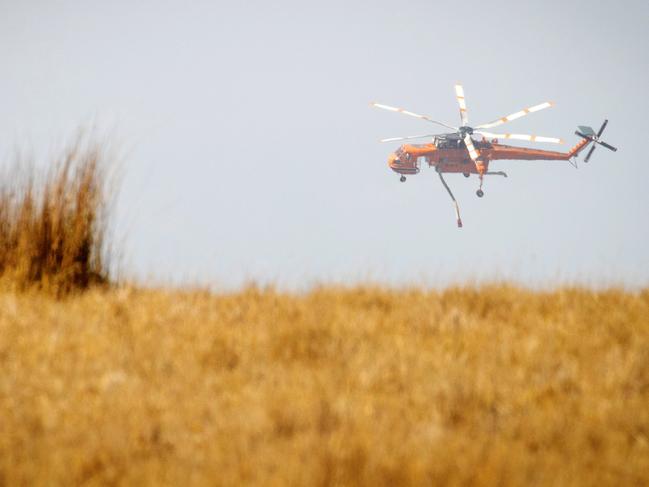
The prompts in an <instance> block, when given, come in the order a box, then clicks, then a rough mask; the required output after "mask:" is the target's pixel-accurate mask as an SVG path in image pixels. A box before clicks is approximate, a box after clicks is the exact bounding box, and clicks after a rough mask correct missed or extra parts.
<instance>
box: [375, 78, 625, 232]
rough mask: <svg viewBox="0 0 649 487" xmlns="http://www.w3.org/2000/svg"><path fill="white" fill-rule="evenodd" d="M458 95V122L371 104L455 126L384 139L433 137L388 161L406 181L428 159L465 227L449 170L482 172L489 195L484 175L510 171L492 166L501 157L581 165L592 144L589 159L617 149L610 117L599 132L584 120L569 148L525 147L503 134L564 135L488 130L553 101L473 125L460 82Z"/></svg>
mask: <svg viewBox="0 0 649 487" xmlns="http://www.w3.org/2000/svg"><path fill="white" fill-rule="evenodd" d="M455 97H456V99H457V102H458V105H459V107H460V120H461V123H462V125H460V126H459V127H455V126H453V125H449V124H447V123H444V122H440V121H438V120H433V119H432V118H431V117H429V116H427V115H420V114H418V113H415V112H411V111H409V110H405V109H403V108H397V107H393V106H389V105H383V104H381V103H371V104H370V105H371V106H373V107H376V108H380V109H383V110H388V111H391V112H397V113H402V114H404V115H408V116H410V117H414V118H418V119H420V120H424V121H426V122H429V123H432V124H434V125H438V126H441V127H445V128H447V129H450V130H452V132H448V133H442V134H425V135H409V136H406V137H391V138H387V139H382V140H381V142H396V141H403V140H411V139H422V138H431V139H432V140H431V142H429V143H426V144H410V143H406V144H403V145H401V146H400V147H399V148H398V149H397V150H396V151H395V152H394V153H392V154H390V156H389V158H388V166H389V167H390V169H392V170H393V171H394V172H396V173H398V174H399V175H400V178H399V179H400V181H401V182H402V183H403V182H405V181H406V176H407V175H415V174H418V173H419V171H420V165H421V162H422V161H424V163H427V164H428V166H429V167H432V168H434V169H435V171H436V172H437V174H438V176H439V178H440V180H441V182H442V184H443V185H444V188H446V191H447V192H448V194H449V196H450V197H451V200H452V201H453V205H454V207H455V216H456V218H457V226H458V227H459V228H461V227H462V218H461V217H460V207H459V205H458V203H457V200H456V199H455V196H453V192H452V191H451V189H450V188H449V186H448V184H447V183H446V181H445V179H444V176H443V174H445V173H461V174H463V175H464V176H465V177H467V178H468V177H469V176H471V174H477V175H478V177H479V181H480V184H479V187H478V189H477V191H476V195H477V196H478V197H479V198H482V197H483V196H484V191H483V189H482V186H483V178H484V176H491V175H494V176H503V177H507V173H505V172H504V171H489V164H490V162H491V161H495V160H503V159H506V160H545V161H570V162H571V163H572V164H573V165H576V157H577V156H578V154H579V153H580V152H581V151H583V150H584V149H586V147H587V146H588V145H589V144H591V143H592V144H593V145H592V147H591V148H590V151H588V154H587V155H586V157H585V158H584V162H588V161H589V160H590V157H591V156H592V155H593V151H594V150H595V148H596V147H597V145H601V146H602V147H605V148H607V149H609V150H612V151H617V148H616V147H613V146H612V145H610V144H607V143H606V142H604V141H603V140H601V136H602V133H603V132H604V129H605V128H606V125H607V124H608V120H604V123H602V125H601V127H600V129H599V130H598V131H597V132H595V131H594V130H593V128H592V127H589V126H584V125H580V126H578V127H577V130H576V131H575V134H576V135H577V136H579V137H581V139H582V140H580V141H579V142H578V143H577V144H576V145H575V146H574V147H572V149H570V150H569V151H568V152H557V151H548V150H541V149H532V148H524V147H515V146H510V145H504V144H501V143H500V142H499V140H501V139H504V140H508V139H509V140H522V141H527V142H545V143H551V144H562V143H563V142H564V141H563V140H562V139H559V138H555V137H543V136H539V135H527V134H513V133H493V132H488V131H487V129H492V128H493V127H498V126H500V125H503V124H506V123H509V122H512V121H513V120H516V119H519V118H521V117H524V116H526V115H528V114H530V113H535V112H538V111H541V110H545V109H546V108H550V107H552V106H554V103H552V102H548V101H546V102H543V103H540V104H538V105H534V106H531V107H528V108H523V109H522V110H519V111H517V112H514V113H511V114H509V115H507V116H505V117H500V118H497V119H495V120H492V121H491V122H487V123H482V124H479V125H475V126H471V125H469V116H468V112H467V105H466V99H465V97H464V88H463V87H462V85H461V84H459V83H458V84H456V85H455ZM474 135H479V136H481V139H480V140H475V139H473V137H472V136H474Z"/></svg>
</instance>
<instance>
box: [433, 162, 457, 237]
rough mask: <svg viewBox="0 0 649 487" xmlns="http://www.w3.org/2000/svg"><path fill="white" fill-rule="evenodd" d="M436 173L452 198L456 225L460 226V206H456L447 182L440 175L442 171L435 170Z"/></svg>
mask: <svg viewBox="0 0 649 487" xmlns="http://www.w3.org/2000/svg"><path fill="white" fill-rule="evenodd" d="M437 174H438V175H439V179H440V180H441V181H442V184H443V185H444V187H445V188H446V191H448V194H449V196H450V197H451V199H452V200H453V204H454V205H455V216H456V217H457V226H458V228H462V218H460V207H459V206H458V204H457V201H455V196H453V193H452V192H451V188H449V187H448V184H446V181H444V177H443V176H442V173H441V172H439V171H437Z"/></svg>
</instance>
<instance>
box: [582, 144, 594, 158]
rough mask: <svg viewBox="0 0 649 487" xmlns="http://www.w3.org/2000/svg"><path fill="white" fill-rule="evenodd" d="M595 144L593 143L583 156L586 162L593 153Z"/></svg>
mask: <svg viewBox="0 0 649 487" xmlns="http://www.w3.org/2000/svg"><path fill="white" fill-rule="evenodd" d="M595 147H597V146H596V145H593V146H592V147H591V148H590V150H589V151H588V154H586V157H585V158H584V162H588V161H589V160H590V156H592V155H593V151H594V150H595Z"/></svg>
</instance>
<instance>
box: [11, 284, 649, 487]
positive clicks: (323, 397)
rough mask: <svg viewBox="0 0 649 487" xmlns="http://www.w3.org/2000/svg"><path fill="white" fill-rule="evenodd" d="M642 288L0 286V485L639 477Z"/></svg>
mask: <svg viewBox="0 0 649 487" xmlns="http://www.w3.org/2000/svg"><path fill="white" fill-rule="evenodd" d="M648 365H649V290H645V291H642V292H639V293H628V292H622V291H616V290H611V291H603V292H594V291H587V290H580V289H561V290H557V291H554V292H547V293H534V292H530V291H525V290H521V289H517V288H513V287H508V286H487V287H483V288H466V289H460V288H453V289H448V290H446V291H441V292H432V291H431V292H428V291H421V290H417V289H412V290H402V291H390V290H384V289H379V288H363V287H360V288H355V289H341V288H333V287H332V288H322V289H317V290H314V291H312V292H310V293H308V294H305V295H291V294H283V293H279V292H276V291H273V290H259V289H256V288H249V289H246V290H243V291H241V292H238V293H234V294H229V295H213V294H210V293H207V292H199V291H197V292H181V291H164V290H141V289H132V288H121V289H117V290H110V291H101V290H92V291H90V292H88V293H85V294H82V295H79V296H74V297H71V298H68V299H65V300H63V301H57V300H55V299H52V298H50V297H47V296H46V295H43V294H16V293H12V292H5V293H2V294H0V485H7V486H9V485H11V486H13V485H81V484H83V485H104V484H111V485H170V484H173V485H323V486H324V485H431V484H437V485H647V484H648V483H649V367H648Z"/></svg>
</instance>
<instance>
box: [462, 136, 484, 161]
mask: <svg viewBox="0 0 649 487" xmlns="http://www.w3.org/2000/svg"><path fill="white" fill-rule="evenodd" d="M464 143H465V144H466V148H467V149H468V151H469V156H470V157H471V160H472V161H473V162H475V164H476V169H477V167H478V157H479V156H480V154H479V153H478V151H477V150H476V149H475V147H474V146H473V141H472V140H471V136H470V135H469V134H466V135H465V136H464Z"/></svg>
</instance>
